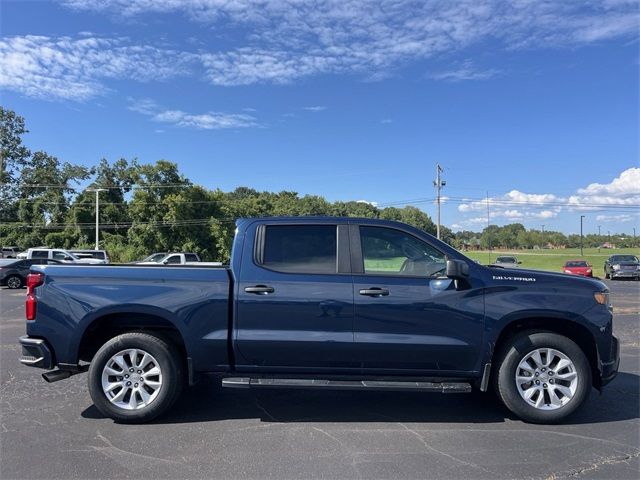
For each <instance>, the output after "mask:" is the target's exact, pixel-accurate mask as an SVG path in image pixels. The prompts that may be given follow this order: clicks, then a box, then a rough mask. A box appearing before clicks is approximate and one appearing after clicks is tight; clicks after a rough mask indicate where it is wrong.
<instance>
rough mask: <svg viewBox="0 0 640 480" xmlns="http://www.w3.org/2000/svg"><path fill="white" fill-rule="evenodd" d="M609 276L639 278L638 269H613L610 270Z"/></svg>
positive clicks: (639, 272)
mask: <svg viewBox="0 0 640 480" xmlns="http://www.w3.org/2000/svg"><path fill="white" fill-rule="evenodd" d="M611 278H640V270H635V271H631V270H628V271H625V270H613V271H612V272H611Z"/></svg>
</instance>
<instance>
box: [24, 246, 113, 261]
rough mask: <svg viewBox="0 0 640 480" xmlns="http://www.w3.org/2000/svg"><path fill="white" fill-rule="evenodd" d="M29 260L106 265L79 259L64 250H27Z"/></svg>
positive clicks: (93, 259)
mask: <svg viewBox="0 0 640 480" xmlns="http://www.w3.org/2000/svg"><path fill="white" fill-rule="evenodd" d="M27 258H29V259H31V258H41V259H47V258H48V259H53V260H59V261H61V262H66V263H88V264H100V263H104V262H103V261H102V260H98V259H95V258H79V257H78V256H76V255H74V254H73V253H71V252H69V251H68V250H63V249H61V248H30V249H29V250H27Z"/></svg>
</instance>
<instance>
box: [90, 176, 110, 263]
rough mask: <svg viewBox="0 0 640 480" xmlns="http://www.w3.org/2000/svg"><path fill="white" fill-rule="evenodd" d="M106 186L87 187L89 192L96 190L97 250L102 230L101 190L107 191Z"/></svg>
mask: <svg viewBox="0 0 640 480" xmlns="http://www.w3.org/2000/svg"><path fill="white" fill-rule="evenodd" d="M106 191H107V189H106V188H87V192H96V248H95V249H96V250H98V249H99V248H100V247H99V246H98V236H99V232H100V224H99V219H100V192H106Z"/></svg>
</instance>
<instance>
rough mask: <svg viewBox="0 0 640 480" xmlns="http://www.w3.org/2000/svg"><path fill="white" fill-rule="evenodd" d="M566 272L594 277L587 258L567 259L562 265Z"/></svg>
mask: <svg viewBox="0 0 640 480" xmlns="http://www.w3.org/2000/svg"><path fill="white" fill-rule="evenodd" d="M562 271H563V272H564V273H571V274H572V275H581V276H583V277H593V270H592V268H591V265H590V264H589V263H587V261H586V260H567V261H566V262H565V263H564V266H563V267H562Z"/></svg>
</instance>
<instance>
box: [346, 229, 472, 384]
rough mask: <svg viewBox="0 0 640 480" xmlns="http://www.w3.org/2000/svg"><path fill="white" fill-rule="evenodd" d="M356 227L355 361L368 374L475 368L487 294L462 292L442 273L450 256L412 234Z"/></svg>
mask: <svg viewBox="0 0 640 480" xmlns="http://www.w3.org/2000/svg"><path fill="white" fill-rule="evenodd" d="M352 232H353V234H352V239H353V237H356V238H355V239H353V240H355V241H353V240H352V244H351V245H352V255H353V256H352V262H353V265H354V270H355V271H356V272H357V273H354V275H353V282H354V292H353V293H354V301H355V318H354V340H355V358H356V359H357V361H358V363H359V365H360V368H361V369H362V370H363V371H364V373H367V374H384V373H394V372H395V373H398V372H406V373H416V374H423V375H428V374H437V375H443V374H447V373H452V374H454V375H455V374H457V373H461V372H469V371H474V370H477V368H478V366H477V365H476V363H477V361H478V355H479V349H480V344H481V340H482V331H483V330H482V325H483V318H484V303H483V296H482V295H477V292H475V290H474V289H473V288H468V289H465V290H457V289H456V285H455V282H454V281H453V280H451V279H448V278H446V277H444V276H443V274H444V269H445V266H446V260H447V259H446V256H445V255H444V253H442V252H440V251H439V250H438V249H437V248H436V247H435V246H433V245H431V244H430V243H427V242H425V241H424V240H422V239H419V238H417V237H416V236H414V235H413V234H411V233H409V232H405V231H402V230H399V229H396V228H390V227H381V226H366V225H360V226H358V227H355V228H353V229H352ZM358 237H359V238H358ZM474 292H475V293H474Z"/></svg>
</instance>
